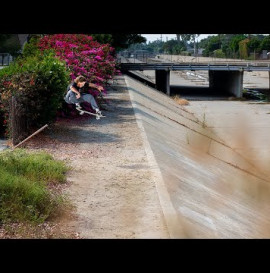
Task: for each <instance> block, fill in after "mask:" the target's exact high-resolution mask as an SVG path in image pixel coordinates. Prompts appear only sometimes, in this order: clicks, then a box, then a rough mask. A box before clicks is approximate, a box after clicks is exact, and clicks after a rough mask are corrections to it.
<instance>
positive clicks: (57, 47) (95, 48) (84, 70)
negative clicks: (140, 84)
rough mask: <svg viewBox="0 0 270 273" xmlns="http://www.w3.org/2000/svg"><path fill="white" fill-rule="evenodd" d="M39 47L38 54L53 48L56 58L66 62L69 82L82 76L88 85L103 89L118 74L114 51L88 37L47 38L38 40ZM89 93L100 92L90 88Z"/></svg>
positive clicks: (70, 35)
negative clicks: (92, 84) (93, 84)
mask: <svg viewBox="0 0 270 273" xmlns="http://www.w3.org/2000/svg"><path fill="white" fill-rule="evenodd" d="M38 47H39V49H40V50H41V51H44V50H50V49H53V50H54V51H55V54H56V56H57V57H59V58H60V59H62V60H64V61H65V62H66V64H67V67H68V69H69V70H70V78H71V80H73V79H75V78H76V77H77V76H79V75H83V76H85V77H86V78H87V79H88V80H89V81H90V82H93V83H95V84H97V85H101V86H103V87H104V86H105V85H107V84H108V81H109V80H110V79H112V77H113V76H114V75H115V74H116V73H119V71H118V70H117V69H116V59H115V58H114V56H113V54H114V49H113V48H112V47H111V46H110V44H100V43H98V42H97V41H94V40H93V38H92V37H91V36H89V35H84V34H54V35H46V36H44V37H42V38H41V39H40V40H39V42H38ZM88 92H89V93H91V94H92V95H94V96H97V95H98V94H99V91H97V90H93V89H92V90H91V89H89V90H88ZM104 92H106V89H105V88H104Z"/></svg>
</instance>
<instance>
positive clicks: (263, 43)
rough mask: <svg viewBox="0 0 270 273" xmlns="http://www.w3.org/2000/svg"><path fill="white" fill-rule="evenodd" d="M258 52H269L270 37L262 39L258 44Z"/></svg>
mask: <svg viewBox="0 0 270 273" xmlns="http://www.w3.org/2000/svg"><path fill="white" fill-rule="evenodd" d="M260 50H270V35H268V36H266V37H264V38H263V39H262V41H261V44H260Z"/></svg>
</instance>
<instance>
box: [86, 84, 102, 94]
mask: <svg viewBox="0 0 270 273" xmlns="http://www.w3.org/2000/svg"><path fill="white" fill-rule="evenodd" d="M89 86H90V87H92V88H96V89H98V91H99V92H101V91H102V90H104V88H103V87H102V86H98V85H96V84H94V83H91V82H89Z"/></svg>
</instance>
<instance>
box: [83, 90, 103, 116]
mask: <svg viewBox="0 0 270 273" xmlns="http://www.w3.org/2000/svg"><path fill="white" fill-rule="evenodd" d="M81 98H82V99H83V100H84V101H86V102H88V103H90V104H91V107H92V108H93V109H94V110H95V111H96V112H98V111H99V107H98V105H97V102H96V100H95V98H94V96H92V95H91V94H83V95H82V96H81Z"/></svg>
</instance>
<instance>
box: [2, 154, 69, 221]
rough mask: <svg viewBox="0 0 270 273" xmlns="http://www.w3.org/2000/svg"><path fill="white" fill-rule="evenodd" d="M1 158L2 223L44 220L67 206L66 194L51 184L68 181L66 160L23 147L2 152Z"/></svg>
mask: <svg viewBox="0 0 270 273" xmlns="http://www.w3.org/2000/svg"><path fill="white" fill-rule="evenodd" d="M0 161H1V164H0V223H1V222H8V221H13V222H14V221H15V222H16V221H20V222H21V221H23V222H29V221H30V222H34V223H41V222H44V221H45V220H46V219H47V218H48V217H49V216H52V215H53V214H54V213H56V211H57V209H59V208H60V207H61V206H62V205H63V201H64V198H63V196H62V195H60V194H52V193H51V192H50V191H49V190H48V187H47V185H48V184H50V183H51V182H54V183H59V182H60V183H62V182H63V181H64V174H65V172H66V171H67V167H66V166H65V165H64V164H63V163H61V162H58V161H55V160H53V159H52V158H51V156H50V155H48V154H45V153H35V154H30V153H26V151H25V150H22V149H18V150H14V151H5V152H2V153H0ZM48 161H49V162H50V163H49V164H48ZM46 168H48V169H49V170H46ZM49 173H50V174H49Z"/></svg>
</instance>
